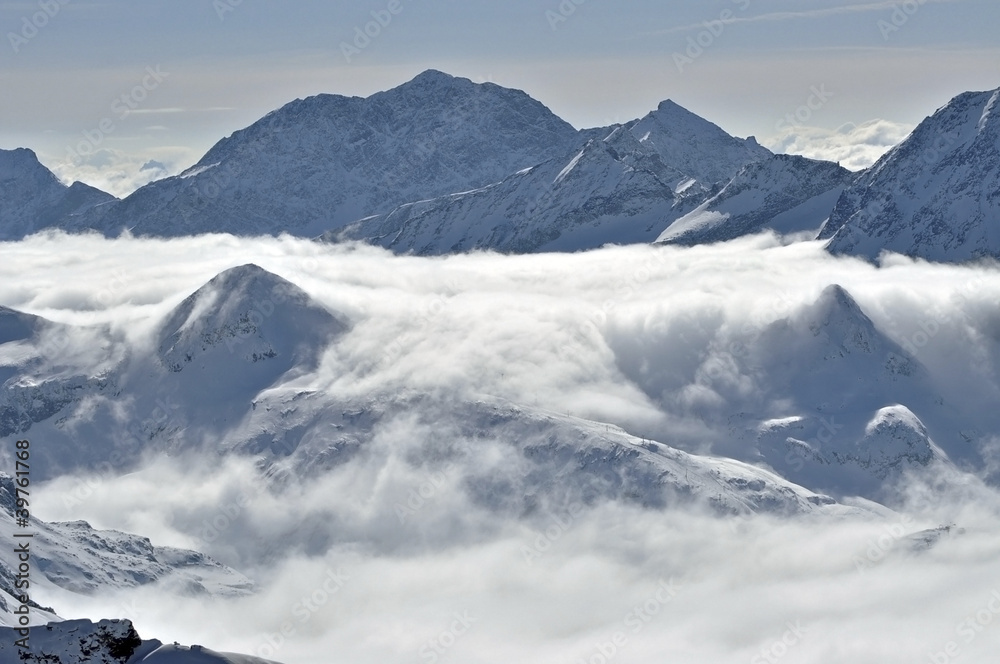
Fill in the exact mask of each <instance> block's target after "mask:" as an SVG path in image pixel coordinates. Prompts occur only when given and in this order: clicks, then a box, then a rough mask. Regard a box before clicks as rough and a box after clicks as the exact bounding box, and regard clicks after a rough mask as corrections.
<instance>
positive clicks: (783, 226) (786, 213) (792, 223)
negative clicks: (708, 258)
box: [656, 155, 854, 245]
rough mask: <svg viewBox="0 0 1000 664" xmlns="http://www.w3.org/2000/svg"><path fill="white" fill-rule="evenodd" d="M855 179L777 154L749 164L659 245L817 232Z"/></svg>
mask: <svg viewBox="0 0 1000 664" xmlns="http://www.w3.org/2000/svg"><path fill="white" fill-rule="evenodd" d="M853 177H854V175H853V174H852V173H851V172H850V171H848V170H846V169H844V168H841V167H840V166H838V165H837V164H833V163H830V162H825V161H815V160H812V159H806V158H805V157H796V156H790V155H774V156H771V157H769V158H768V159H765V160H762V161H758V162H754V163H752V164H749V165H748V166H745V167H744V168H743V169H742V170H741V171H740V172H739V173H738V174H737V175H736V177H735V178H733V179H732V180H731V181H730V182H729V183H728V184H727V185H726V186H725V187H723V189H722V191H720V192H719V193H718V194H716V195H715V196H713V197H712V198H710V199H709V200H707V201H706V202H705V203H703V204H702V205H700V206H698V208H697V209H695V210H694V211H692V212H690V213H688V214H686V215H684V216H683V217H681V218H680V219H678V220H677V221H675V222H673V223H672V224H671V225H670V227H669V228H667V229H666V230H665V231H664V232H663V233H662V234H661V235H660V236H659V237H658V238H657V240H656V241H657V242H664V243H670V244H681V245H694V244H705V243H709V242H723V241H725V240H731V239H733V238H736V237H740V236H742V235H749V234H751V233H756V232H759V231H762V230H765V229H772V230H774V231H776V232H779V233H796V232H804V231H813V232H816V231H817V230H818V229H819V228H820V226H822V225H823V222H825V221H826V220H827V218H828V217H829V215H830V210H831V209H832V207H833V204H834V203H835V202H836V200H837V198H838V197H839V196H840V194H841V193H842V192H843V191H844V189H845V188H846V187H847V185H848V184H849V183H850V181H851V180H852V179H853Z"/></svg>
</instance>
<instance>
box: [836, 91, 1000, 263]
mask: <svg viewBox="0 0 1000 664" xmlns="http://www.w3.org/2000/svg"><path fill="white" fill-rule="evenodd" d="M998 99H1000V90H993V91H986V92H965V93H962V94H960V95H958V96H957V97H955V98H954V99H952V100H951V101H950V102H949V103H948V104H946V105H945V106H942V107H941V108H939V109H938V110H937V111H936V112H935V113H934V115H932V116H931V117H929V118H927V119H925V120H924V121H923V122H921V123H920V125H918V126H917V128H916V129H914V130H913V132H912V133H911V134H910V135H909V136H908V137H907V138H906V140H904V141H903V142H902V143H900V144H899V145H897V146H896V147H895V148H893V149H892V150H890V151H889V152H888V153H886V154H885V155H884V156H883V157H882V158H881V159H879V160H878V161H877V162H876V163H875V165H874V166H872V167H871V168H870V169H868V170H867V171H865V172H864V173H863V174H861V175H860V176H859V177H858V178H857V179H856V180H855V182H854V183H853V184H852V185H851V186H850V187H848V189H847V190H846V191H844V193H843V195H842V196H841V197H840V199H839V200H838V201H837V204H836V206H835V207H834V210H833V212H832V214H831V215H830V219H829V221H828V222H827V224H826V225H825V226H824V227H823V229H822V231H821V232H820V234H819V238H820V239H830V243H829V245H828V249H829V250H830V251H831V252H832V253H835V254H851V255H856V256H862V257H865V258H869V259H875V258H877V257H878V255H879V254H880V253H881V252H882V251H885V250H888V251H894V252H897V253H901V254H905V255H907V256H911V257H915V258H924V259H927V260H935V261H952V262H962V261H968V260H974V259H977V258H981V257H984V256H993V257H1000V232H998V227H997V219H998V218H1000V199H998V198H997V196H996V191H997V190H998V189H1000V122H998V120H997V118H998V113H1000V105H998V103H997V101H998Z"/></svg>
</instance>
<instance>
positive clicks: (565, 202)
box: [0, 70, 1000, 261]
mask: <svg viewBox="0 0 1000 664" xmlns="http://www.w3.org/2000/svg"><path fill="white" fill-rule="evenodd" d="M998 92H1000V91H997V92H985V93H966V94H964V95H960V96H959V97H957V98H956V99H954V100H953V101H952V102H951V103H950V104H948V105H947V106H945V107H944V108H942V109H941V110H939V111H938V112H937V113H936V114H935V115H934V116H933V117H931V118H928V119H927V120H926V121H925V122H924V123H922V124H921V125H920V127H918V129H917V130H916V131H914V132H913V134H912V135H911V136H910V137H909V138H908V139H907V140H906V141H904V142H903V143H902V144H901V145H899V146H898V147H897V148H895V149H894V150H892V151H891V152H890V153H889V154H887V155H886V156H885V157H884V158H883V159H882V160H880V161H879V162H878V163H877V164H876V165H875V166H873V167H872V168H871V169H869V170H867V171H865V172H863V173H859V174H855V173H850V172H848V171H846V170H844V169H842V168H839V167H838V166H837V165H835V164H831V163H825V162H817V161H814V160H809V159H805V158H802V157H791V156H785V155H773V154H771V153H770V152H769V151H768V150H766V149H765V148H763V147H761V146H760V145H758V144H757V142H756V141H755V140H754V139H753V138H752V137H751V138H748V139H745V140H744V139H738V138H734V137H732V136H730V135H729V134H727V133H726V132H725V131H723V130H722V129H720V128H719V127H718V126H716V125H714V124H712V123H711V122H709V121H707V120H704V119H702V118H700V117H698V116H697V115H694V114H693V113H691V112H689V111H687V110H685V109H683V108H681V107H680V106H678V105H677V104H675V103H673V102H671V101H665V102H663V103H662V104H660V105H659V107H658V108H657V109H656V110H655V111H653V112H651V113H649V114H648V115H647V116H645V117H643V118H641V119H638V120H634V121H632V122H628V123H625V124H622V125H615V126H611V127H604V128H596V129H586V130H581V131H578V130H576V129H574V128H573V127H572V126H570V125H569V124H568V123H566V122H564V121H563V120H561V119H559V118H558V117H556V116H555V115H554V114H553V113H552V112H551V111H550V110H549V109H548V108H546V107H545V106H544V105H542V104H541V103H539V102H538V101H535V100H534V99H532V98H531V97H529V96H528V95H526V94H525V93H523V92H521V91H518V90H512V89H508V88H503V87H500V86H497V85H494V84H491V83H484V84H475V83H473V82H471V81H469V80H467V79H462V78H456V77H452V76H449V75H447V74H444V73H442V72H438V71H433V70H431V71H427V72H424V73H423V74H421V75H419V76H417V77H416V78H415V79H413V80H412V81H410V82H408V83H405V84H403V85H401V86H399V87H397V88H394V89H392V90H388V91H386V92H380V93H377V94H374V95H372V96H370V97H368V98H364V99H362V98H358V97H344V96H339V95H318V96H315V97H310V98H308V99H302V100H296V101H294V102H291V103H289V104H287V105H285V106H284V107H282V108H280V109H278V110H276V111H274V112H272V113H269V114H268V115H267V116H265V117H264V118H262V119H261V120H259V121H258V122H256V123H254V124H253V125H251V126H250V127H247V128H246V129H243V130H241V131H238V132H236V133H234V134H233V135H232V136H230V137H228V138H225V139H223V140H222V141H220V142H219V143H217V144H216V145H215V146H214V147H213V148H212V149H211V150H209V152H208V153H207V154H206V155H205V156H204V157H203V158H202V159H201V160H200V161H199V162H198V163H197V164H195V165H194V166H192V167H191V168H189V169H187V170H186V171H184V172H183V173H181V174H180V175H177V176H174V177H169V178H166V179H163V180H159V181H156V182H153V183H151V184H148V185H146V186H144V187H142V188H141V189H139V190H138V191H136V192H135V193H133V194H132V195H130V196H128V197H127V198H125V199H123V200H117V199H114V198H113V197H112V196H110V195H108V194H104V193H102V192H100V191H98V190H96V189H93V188H92V187H88V186H86V185H83V184H80V183H75V184H74V185H72V186H71V187H65V186H64V185H62V184H60V183H59V182H58V180H57V179H56V178H55V176H54V175H52V174H51V173H50V172H49V171H48V170H47V169H45V168H44V167H43V166H42V165H41V164H40V163H38V161H37V159H36V158H35V155H34V153H32V152H30V151H28V150H23V149H22V150H15V151H12V152H7V151H0V192H2V197H0V239H3V240H16V239H19V238H22V237H24V236H26V235H29V234H31V233H34V232H37V231H39V230H43V229H46V228H60V229H63V230H66V231H71V232H76V231H83V230H96V231H99V232H101V233H104V234H107V235H112V236H114V235H117V234H119V233H120V232H122V231H123V230H126V229H127V230H129V231H130V232H132V233H133V234H136V235H150V236H162V237H174V236H183V235H193V234H199V233H232V234H235V235H277V234H280V233H289V234H292V235H296V236H300V237H319V236H322V237H323V239H325V240H327V241H344V240H361V241H366V242H371V243H373V244H377V245H381V246H384V247H386V248H389V249H391V250H393V251H395V252H400V253H416V254H422V255H429V254H444V253H452V252H460V251H468V250H473V249H491V250H496V251H501V252H509V253H530V252H540V251H575V250H583V249H590V248H596V247H600V246H602V245H604V244H609V243H613V244H628V243H640V242H657V241H658V242H665V243H674V244H685V245H691V244H701V243H706V242H717V241H723V240H727V239H732V238H735V237H739V236H741V235H746V234H750V233H757V232H761V231H763V230H768V229H770V230H773V231H775V232H779V233H783V234H784V233H798V234H801V237H807V238H812V237H819V238H821V239H830V249H831V251H834V252H835V253H842V254H853V255H859V256H864V257H867V258H876V257H877V256H878V254H879V252H880V251H882V250H883V249H888V250H891V251H897V252H901V253H905V254H907V255H911V256H920V257H924V258H932V259H934V260H946V261H962V260H968V259H972V258H977V257H983V256H994V257H997V256H1000V225H998V224H1000V222H998V219H997V210H998V208H997V205H998V203H997V201H998V200H1000V194H998V186H1000V168H998V164H1000V147H998V140H997V135H998V133H997V132H998V130H997V119H996V112H995V111H994V109H993V107H994V106H995V104H996V99H997V96H998Z"/></svg>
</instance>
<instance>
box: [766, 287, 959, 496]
mask: <svg viewBox="0 0 1000 664" xmlns="http://www.w3.org/2000/svg"><path fill="white" fill-rule="evenodd" d="M754 348H755V350H756V352H755V353H754V354H753V355H752V356H751V358H750V359H749V362H750V363H751V364H753V365H756V366H761V367H768V369H767V372H768V374H769V380H768V381H767V382H768V383H769V384H770V385H772V386H773V387H772V388H771V389H769V390H766V391H763V392H762V394H761V401H762V403H761V406H760V407H759V408H758V409H757V410H756V412H758V413H768V414H769V415H770V417H768V418H767V419H766V420H764V421H759V422H758V423H755V424H752V430H751V431H750V432H749V436H748V438H750V439H755V440H756V443H755V445H756V452H757V453H759V454H760V456H761V458H762V459H763V460H764V461H765V462H766V463H767V464H768V465H769V466H770V467H772V468H774V469H775V470H777V472H778V473H780V474H781V475H782V476H783V477H787V478H789V479H792V480H793V481H796V482H800V483H803V484H805V485H806V486H810V487H813V488H816V489H817V490H827V491H829V492H831V493H833V494H834V495H838V496H839V495H845V494H859V495H866V496H869V497H872V498H876V499H880V498H882V492H883V490H884V489H885V487H886V486H888V485H889V484H891V483H890V482H887V480H888V479H892V478H895V477H898V476H899V474H900V473H901V472H904V471H906V470H908V469H913V468H919V467H926V466H928V465H929V464H931V463H937V464H940V465H950V464H951V459H950V457H949V455H948V453H946V452H945V451H944V450H942V449H941V448H940V447H939V446H938V445H937V444H936V443H934V442H933V441H932V439H931V434H930V433H929V432H928V429H927V427H926V426H925V424H924V422H922V421H921V419H920V417H923V418H925V419H926V420H927V421H928V422H929V423H932V424H933V428H934V430H935V431H936V432H937V433H938V434H940V437H941V439H942V441H943V442H944V444H945V445H946V446H947V448H948V449H949V450H950V452H951V454H952V455H953V456H954V458H955V459H956V460H962V461H970V460H972V459H974V457H975V451H974V450H973V449H972V448H971V446H969V445H968V441H966V440H965V439H964V438H963V437H962V435H961V433H960V431H961V429H962V427H963V417H962V416H961V415H960V414H959V413H957V412H956V411H955V409H954V408H953V407H952V406H950V405H948V404H946V403H944V402H943V400H942V399H941V397H940V395H939V393H938V391H937V390H936V387H935V385H934V382H933V380H932V378H931V376H930V375H929V373H928V371H927V369H926V368H925V367H924V366H923V365H922V364H921V363H920V362H919V360H918V359H917V358H915V357H913V356H912V355H911V354H910V353H908V352H907V351H906V350H905V349H903V348H902V347H900V346H899V345H898V344H897V343H895V342H894V341H892V340H891V339H889V338H888V336H887V335H886V334H884V333H883V332H882V331H881V330H879V329H878V327H877V326H876V325H875V324H874V323H873V322H872V320H871V319H870V318H869V317H868V316H867V315H866V314H865V312H864V311H863V310H862V309H861V307H860V306H859V305H858V303H857V302H856V301H855V300H854V298H853V297H852V296H851V294H850V293H848V292H847V291H846V290H845V289H844V288H842V287H840V286H838V285H832V286H830V287H828V288H826V289H825V290H824V291H823V292H822V293H821V294H820V297H819V298H818V299H817V301H816V302H815V303H814V304H813V305H811V306H809V307H807V308H805V309H803V310H801V311H799V312H797V313H796V314H795V315H793V316H791V317H789V318H787V319H784V320H781V321H778V322H776V323H774V324H772V325H770V326H769V327H767V328H765V329H764V330H763V331H762V332H761V335H760V338H759V339H758V341H757V342H756V343H755V344H754ZM911 409H912V410H911ZM914 411H915V412H916V413H919V414H920V417H918V415H917V414H915V412H914Z"/></svg>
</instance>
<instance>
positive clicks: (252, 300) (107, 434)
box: [0, 265, 345, 479]
mask: <svg viewBox="0 0 1000 664" xmlns="http://www.w3.org/2000/svg"><path fill="white" fill-rule="evenodd" d="M344 329H345V322H344V321H343V319H342V317H339V316H337V315H334V314H333V313H331V312H329V311H328V310H327V309H325V308H324V307H322V306H321V305H319V304H317V303H316V302H315V301H314V300H313V299H312V298H311V297H310V296H309V295H307V294H306V293H305V292H304V291H302V290H301V289H299V288H298V287H297V286H295V285H294V284H291V283H290V282H288V281H286V280H284V279H282V278H281V277H279V276H277V275H274V274H271V273H270V272H267V271H265V270H262V269H261V268H259V267H257V266H255V265H244V266H239V267H235V268H232V269H229V270H226V271H224V272H222V273H221V274H219V275H218V276H217V277H216V278H214V279H212V280H211V281H210V282H208V283H207V284H205V285H204V286H203V287H202V288H200V289H198V290H197V291H196V292H194V293H192V294H191V295H190V296H189V297H187V298H186V299H185V300H184V301H183V302H181V303H180V304H179V305H177V307H176V308H175V309H174V310H173V311H172V312H171V313H170V314H169V315H168V316H167V317H166V319H165V320H164V321H162V323H161V324H160V326H159V327H158V329H157V332H156V337H155V339H154V340H153V344H152V348H139V349H135V348H131V347H129V345H128V344H127V343H125V342H124V341H123V339H121V338H120V337H119V336H117V335H115V334H113V333H112V332H111V331H110V330H109V329H107V328H106V327H103V326H97V327H88V328H71V327H69V326H64V325H59V324H56V323H53V322H51V321H47V320H45V319H42V318H38V317H35V316H30V315H27V314H22V313H19V312H16V311H13V310H10V309H0V380H2V381H3V382H2V383H0V437H3V438H4V439H8V438H10V439H14V438H16V437H18V436H27V435H41V436H44V438H45V440H46V445H45V446H43V447H41V448H39V449H38V450H37V451H36V453H35V454H36V456H37V460H38V462H39V463H38V468H39V470H38V472H37V475H38V479H44V478H47V477H55V476H58V475H59V474H61V473H64V472H69V471H71V470H74V469H80V468H85V467H89V468H97V467H98V466H100V465H101V464H105V463H107V462H109V461H113V462H114V463H115V464H116V465H120V464H127V463H128V462H130V461H134V460H136V459H137V458H138V456H139V455H140V454H142V453H143V451H144V450H146V445H147V443H148V441H149V440H151V439H153V438H157V439H158V440H159V441H160V442H161V445H163V446H164V447H166V446H168V444H169V443H170V441H175V439H177V440H180V438H182V437H183V432H184V431H185V430H186V429H187V428H188V427H189V426H197V427H199V430H203V431H205V432H206V434H207V433H208V432H210V431H215V430H217V429H219V428H225V427H228V426H231V425H232V423H234V422H238V421H239V420H240V419H241V418H242V417H243V416H244V415H245V414H246V413H247V412H249V411H250V409H251V408H252V401H253V398H254V396H255V395H256V394H257V393H258V392H260V391H261V390H263V389H265V388H268V387H270V386H272V385H275V384H280V383H281V382H283V381H288V380H291V379H293V378H295V377H296V376H299V375H302V374H305V373H307V372H309V371H310V370H312V369H313V368H315V364H316V362H317V359H318V356H319V354H320V353H321V352H322V351H323V349H324V348H326V346H327V345H328V343H329V342H330V341H331V340H332V339H333V338H334V337H336V335H338V334H340V333H342V332H343V330H344ZM123 400H124V401H125V402H127V403H128V405H129V415H126V414H124V413H123V412H122V411H121V408H120V404H121V403H122V402H123ZM29 432H30V434H29ZM81 436H82V437H85V438H86V439H87V440H88V441H89V442H88V450H87V452H88V454H87V455H83V456H81V455H80V454H79V453H78V452H77V451H76V450H77V448H78V447H79V440H80V437H81ZM177 444H181V443H180V442H178V443H177ZM81 464H83V465H81Z"/></svg>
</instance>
